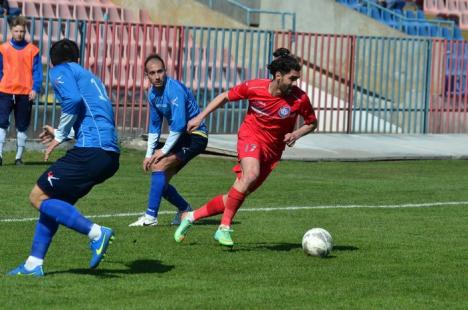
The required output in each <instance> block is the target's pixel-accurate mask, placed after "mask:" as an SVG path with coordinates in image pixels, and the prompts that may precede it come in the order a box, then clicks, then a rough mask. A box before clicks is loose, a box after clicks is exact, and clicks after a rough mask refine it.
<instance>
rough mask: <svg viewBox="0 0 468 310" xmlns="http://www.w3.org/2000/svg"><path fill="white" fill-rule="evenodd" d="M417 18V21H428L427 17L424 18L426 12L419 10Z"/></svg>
mask: <svg viewBox="0 0 468 310" xmlns="http://www.w3.org/2000/svg"><path fill="white" fill-rule="evenodd" d="M416 18H417V19H426V16H424V11H421V10H417V11H416Z"/></svg>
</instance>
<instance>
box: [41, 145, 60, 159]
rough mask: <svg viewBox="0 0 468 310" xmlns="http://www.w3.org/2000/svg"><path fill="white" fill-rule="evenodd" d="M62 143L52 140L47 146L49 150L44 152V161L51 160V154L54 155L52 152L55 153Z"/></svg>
mask: <svg viewBox="0 0 468 310" xmlns="http://www.w3.org/2000/svg"><path fill="white" fill-rule="evenodd" d="M59 144H60V142H58V141H57V140H52V141H51V142H50V143H49V144H48V145H47V148H46V150H45V152H44V161H48V160H49V156H50V154H52V152H53V151H54V149H55V148H56V147H57V145H59Z"/></svg>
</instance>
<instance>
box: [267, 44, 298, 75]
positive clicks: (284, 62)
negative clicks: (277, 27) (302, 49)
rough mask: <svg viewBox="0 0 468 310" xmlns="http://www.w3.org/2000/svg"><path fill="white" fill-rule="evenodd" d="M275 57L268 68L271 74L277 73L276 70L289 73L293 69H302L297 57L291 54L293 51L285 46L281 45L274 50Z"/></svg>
mask: <svg viewBox="0 0 468 310" xmlns="http://www.w3.org/2000/svg"><path fill="white" fill-rule="evenodd" d="M273 56H274V57H275V58H274V59H273V61H272V62H271V63H270V64H269V65H268V70H269V71H270V74H271V75H273V76H274V75H275V74H276V72H280V73H281V74H286V73H289V72H290V71H291V70H296V71H300V70H301V65H300V63H299V60H298V59H297V57H295V56H293V55H291V52H290V51H289V50H288V49H287V48H284V47H280V48H278V49H277V50H275V51H274V52H273Z"/></svg>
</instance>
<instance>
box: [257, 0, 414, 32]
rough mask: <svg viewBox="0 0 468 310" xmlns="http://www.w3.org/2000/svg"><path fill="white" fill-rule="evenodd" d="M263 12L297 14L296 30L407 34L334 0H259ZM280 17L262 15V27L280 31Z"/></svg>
mask: <svg viewBox="0 0 468 310" xmlns="http://www.w3.org/2000/svg"><path fill="white" fill-rule="evenodd" d="M259 1H261V6H260V8H261V9H265V10H275V11H286V12H295V13H296V31H300V32H312V33H339V34H353V35H372V36H392V37H403V36H405V34H403V33H401V32H400V31H397V30H394V29H392V28H390V27H388V26H385V25H384V24H381V23H379V22H377V21H375V20H374V19H372V18H370V17H366V16H364V15H363V14H360V13H358V12H356V11H353V10H350V9H349V8H347V7H345V6H343V5H341V4H339V3H336V2H335V0H303V1H284V0H259ZM278 25H280V24H279V21H278V17H276V18H274V17H272V16H270V15H262V16H261V17H260V28H262V29H279V28H278Z"/></svg>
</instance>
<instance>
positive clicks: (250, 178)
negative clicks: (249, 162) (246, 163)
mask: <svg viewBox="0 0 468 310" xmlns="http://www.w3.org/2000/svg"><path fill="white" fill-rule="evenodd" d="M259 176H260V172H259V171H256V170H251V171H247V172H244V173H243V174H242V177H241V181H242V182H244V183H245V184H246V185H247V186H250V185H251V184H254V183H255V182H256V181H257V180H258V178H259Z"/></svg>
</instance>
